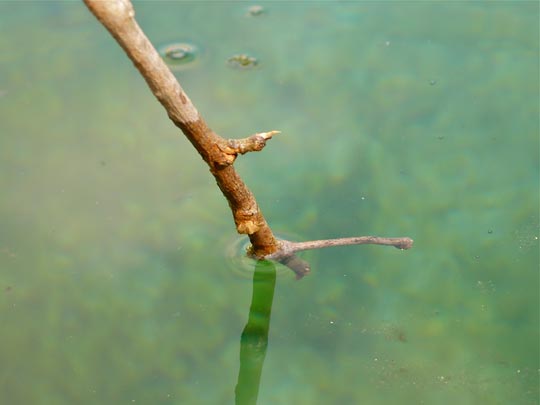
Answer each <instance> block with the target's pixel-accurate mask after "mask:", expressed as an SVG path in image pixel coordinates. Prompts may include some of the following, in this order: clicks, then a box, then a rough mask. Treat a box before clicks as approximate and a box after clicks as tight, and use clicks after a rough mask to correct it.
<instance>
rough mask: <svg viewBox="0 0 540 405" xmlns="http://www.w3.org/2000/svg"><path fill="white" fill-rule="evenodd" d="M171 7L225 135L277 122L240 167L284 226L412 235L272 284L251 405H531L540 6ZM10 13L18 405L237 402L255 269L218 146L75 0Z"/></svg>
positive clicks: (160, 38) (169, 27)
mask: <svg viewBox="0 0 540 405" xmlns="http://www.w3.org/2000/svg"><path fill="white" fill-rule="evenodd" d="M158 4H159V6H157V5H156V3H155V2H152V3H150V2H148V3H136V4H135V7H136V11H137V17H138V18H139V20H140V22H141V25H142V27H143V28H144V29H145V30H146V32H147V33H148V35H149V37H150V38H151V40H152V41H153V42H154V43H155V44H156V45H161V44H164V43H171V42H174V41H184V40H186V39H187V40H189V42H190V43H193V44H194V45H196V46H197V47H198V48H199V49H203V50H204V56H203V57H202V58H201V59H200V60H199V62H197V64H196V66H193V68H191V69H188V70H181V71H178V72H176V75H177V77H178V78H179V80H180V81H181V83H182V85H183V87H184V88H185V89H186V91H187V92H188V94H189V95H190V97H191V98H192V100H193V101H194V102H195V103H196V105H197V108H198V109H199V110H200V111H201V113H202V114H203V115H204V116H205V117H206V119H207V120H208V122H209V124H210V126H212V128H213V129H215V130H216V131H217V132H218V133H220V134H222V135H223V136H224V137H244V136H247V135H249V134H252V133H254V132H260V131H263V130H271V129H278V130H281V131H282V134H280V135H279V136H278V137H276V138H275V139H273V140H272V141H271V142H270V143H269V144H268V146H267V147H266V148H265V150H264V151H263V152H261V153H257V154H250V155H246V156H243V157H241V159H239V161H238V163H237V167H238V170H239V172H240V173H241V175H242V177H243V178H244V179H245V180H246V182H247V183H248V185H249V186H250V187H251V188H252V190H253V191H254V194H255V195H256V196H257V198H258V202H259V204H260V205H261V207H262V209H263V211H264V213H265V215H266V216H267V220H268V221H269V223H270V224H271V225H272V227H273V228H275V229H279V230H280V231H283V232H285V233H293V234H297V235H302V238H312V239H319V238H325V237H339V236H352V235H357V234H381V235H387V236H405V235H407V236H411V237H412V238H413V239H415V242H416V244H415V247H414V248H413V250H411V251H407V252H400V251H397V250H396V249H391V248H384V247H377V246H366V247H349V248H335V249H327V250H324V251H320V252H316V253H315V254H313V255H312V256H304V257H305V258H308V259H309V260H310V262H311V266H312V274H311V275H310V276H309V277H306V278H305V279H303V280H302V281H300V282H293V281H292V277H291V278H287V276H285V277H281V278H278V279H277V283H276V291H275V296H274V303H273V307H272V317H271V324H270V331H269V346H268V351H267V354H266V360H265V365H264V369H263V370H264V371H263V374H262V378H261V387H260V392H259V402H258V403H259V404H275V403H295V404H296V403H298V404H301V403H306V404H327V403H344V404H346V403H359V402H365V403H370V404H385V403H394V402H396V401H397V400H399V401H400V403H415V404H416V403H422V402H423V403H437V404H445V403H455V402H459V403H470V404H474V403H494V402H497V401H499V402H504V403H531V404H534V403H538V369H539V364H538V358H539V353H538V329H539V328H538V326H539V325H538V319H539V314H538V311H539V309H538V308H539V305H538V304H539V302H538V284H539V283H538V264H539V263H538V256H539V251H538V236H539V225H538V204H539V201H538V199H539V198H538V184H539V182H538V180H539V179H538V173H539V159H538V150H539V145H538V132H539V131H538V119H537V118H538V97H537V89H538V23H537V21H538V5H537V4H536V3H532V2H531V3H524V2H522V3H517V4H510V3H505V4H489V5H484V4H480V3H471V4H466V3H459V4H455V5H453V4H450V3H443V4H437V3H429V4H423V3H404V4H398V3H388V4H380V5H377V4H372V3H340V4H333V3H317V4H304V3H295V4H285V3H270V2H269V3H264V7H265V12H264V13H263V14H261V15H256V16H251V15H248V9H247V5H245V4H243V3H215V2H212V3H202V4H195V3H158ZM0 22H1V24H0V33H1V35H0V45H1V48H2V49H3V52H2V53H1V54H0V61H1V63H0V73H1V74H0V122H1V126H2V131H0V187H1V190H2V193H1V194H2V198H1V199H0V220H1V221H2V222H1V228H0V229H1V232H0V282H1V283H2V284H1V286H0V287H1V289H0V303H1V305H2V319H3V328H2V329H3V344H2V349H0V350H1V351H2V353H1V355H0V357H1V358H2V359H3V363H4V364H5V365H6V367H4V368H3V371H2V378H1V379H0V381H2V389H1V390H0V402H1V403H10V404H28V403H54V404H62V403H66V404H68V403H74V402H77V403H111V404H112V403H115V404H116V403H126V402H131V401H136V403H193V404H199V403H231V402H232V401H233V398H234V387H235V386H236V378H237V375H238V367H239V342H240V335H241V332H242V329H243V328H244V325H245V323H246V313H247V311H248V309H249V305H250V297H251V283H249V282H246V280H243V279H241V278H239V277H237V276H236V275H234V273H233V272H231V271H230V270H229V269H228V264H227V258H226V254H225V248H224V246H225V243H224V241H225V240H231V239H234V238H235V237H236V236H235V234H234V227H233V222H232V217H231V215H230V212H229V211H228V207H227V204H226V202H225V201H224V199H223V197H222V196H221V195H220V193H219V190H217V187H215V184H214V182H213V180H212V178H211V176H210V175H209V173H208V171H207V169H206V168H205V167H204V165H203V164H202V162H201V159H200V158H199V157H198V156H197V155H196V154H195V152H194V151H193V150H192V147H191V145H190V144H189V142H187V141H186V140H185V139H184V138H183V137H181V136H179V134H178V131H177V130H176V129H175V128H174V127H173V126H172V124H171V123H170V122H169V121H168V119H167V116H166V114H165V113H164V112H163V111H162V109H161V106H159V105H158V103H157V102H156V101H155V100H154V99H153V98H152V96H151V95H150V92H149V91H148V89H147V88H146V87H145V83H144V81H143V80H142V79H141V78H140V77H139V76H138V74H137V72H136V71H135V70H134V69H133V67H132V65H131V63H130V62H129V61H128V60H127V58H126V57H125V56H124V55H123V54H122V53H121V51H120V50H119V48H118V46H117V45H116V44H115V43H114V42H113V41H112V40H111V38H110V37H109V36H108V35H107V34H106V33H105V32H104V30H103V28H102V27H100V26H99V25H98V24H97V23H96V21H94V19H93V17H92V16H91V15H90V14H89V13H88V11H87V10H86V9H85V8H84V6H83V5H82V4H80V3H59V2H58V3H55V2H50V3H45V4H39V5H35V4H34V5H33V6H32V7H30V6H29V5H24V4H21V5H19V4H17V5H16V4H15V3H3V4H0ZM244 53H245V54H248V55H255V56H256V57H257V60H258V61H259V62H260V63H259V64H258V66H257V69H251V70H246V69H233V68H231V67H230V66H228V64H227V60H228V58H230V57H231V56H233V55H238V54H244ZM215 246H217V247H219V248H217V249H212V247H215ZM216 250H217V251H216ZM299 387H301V389H299Z"/></svg>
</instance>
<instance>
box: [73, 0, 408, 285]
mask: <svg viewBox="0 0 540 405" xmlns="http://www.w3.org/2000/svg"><path fill="white" fill-rule="evenodd" d="M83 1H84V2H85V4H86V5H87V7H88V8H89V9H90V11H91V12H92V13H93V14H94V15H95V16H96V18H97V19H98V20H99V21H100V22H101V23H102V24H103V25H104V26H105V28H106V29H107V30H108V31H109V32H110V33H111V35H112V36H113V37H114V38H115V39H116V41H117V42H118V44H119V45H120V46H121V47H122V48H123V49H124V51H125V53H126V54H127V55H128V57H129V58H130V59H131V60H132V61H133V64H134V65H135V67H136V68H137V69H138V70H139V72H140V73H141V75H142V76H143V78H144V80H146V83H147V84H148V87H150V90H151V91H152V93H153V94H154V96H155V97H156V98H157V99H158V101H159V102H160V103H161V104H162V105H163V107H164V108H165V110H166V111H167V114H168V116H169V118H170V119H171V121H173V123H174V124H175V125H176V126H177V127H179V128H180V129H181V130H182V132H183V133H184V134H185V135H186V137H187V138H188V139H189V141H190V142H191V143H192V144H193V146H194V147H195V149H197V151H198V152H199V154H200V155H201V157H202V158H203V160H204V161H205V162H206V163H207V164H208V166H209V168H210V172H211V173H212V175H213V176H214V178H215V179H216V183H217V185H218V186H219V188H220V189H221V191H222V193H223V195H224V196H225V198H226V199H227V201H228V203H229V206H230V208H231V211H232V214H233V218H234V222H235V224H236V230H237V231H238V233H241V234H247V235H248V236H249V239H250V241H251V247H250V249H249V252H248V254H249V255H250V256H251V257H254V258H256V259H265V258H266V259H270V260H275V261H278V262H281V263H283V264H285V265H287V266H288V267H290V268H291V269H292V270H293V271H294V272H295V273H296V274H297V277H298V278H300V277H303V276H304V275H305V274H307V273H308V272H309V264H308V263H307V262H305V261H304V260H302V259H300V258H298V257H297V256H296V255H295V252H297V251H300V250H306V249H318V248H322V247H328V246H338V245H351V244H365V243H372V244H378V245H391V246H395V247H398V248H400V249H408V248H410V247H411V246H412V239H409V238H381V237H376V236H361V237H356V238H344V239H329V240H322V241H311V242H290V241H284V240H281V241H278V240H277V239H276V237H275V236H274V234H273V232H272V230H271V229H270V227H269V226H268V223H267V222H266V219H265V218H264V216H263V214H262V212H261V210H260V209H259V206H258V205H257V202H256V200H255V197H254V196H253V194H252V193H251V191H250V190H249V189H248V187H247V186H246V185H245V184H244V182H243V181H242V179H241V178H240V176H239V175H238V173H237V172H236V170H235V169H234V167H233V163H234V161H235V159H236V158H237V156H238V155H239V154H244V153H247V152H252V151H260V150H262V149H263V148H264V146H265V145H266V141H267V140H269V139H271V138H272V136H274V135H276V134H278V133H279V131H275V130H274V131H269V132H261V133H256V134H254V135H251V136H249V137H247V138H243V139H229V140H226V139H224V138H222V137H220V136H219V135H217V134H216V133H215V132H214V131H212V130H211V129H210V128H209V127H208V125H207V124H206V122H205V121H204V120H203V118H202V117H201V115H200V114H199V112H198V111H197V109H196V108H195V106H194V105H193V103H192V102H191V100H190V99H189V97H188V96H187V94H186V93H185V92H184V90H183V89H182V87H181V86H180V84H179V83H178V81H177V80H176V78H175V77H174V75H173V74H172V72H171V71H170V69H169V68H168V67H167V65H166V64H165V62H164V61H163V60H162V58H161V57H160V55H159V53H158V52H157V51H156V49H155V48H154V46H153V45H152V44H151V42H150V41H149V40H148V38H147V37H146V35H145V34H144V32H143V31H142V30H141V28H140V27H139V25H138V24H137V22H136V21H135V11H134V9H133V6H132V4H131V2H130V0H106V1H104V0H83Z"/></svg>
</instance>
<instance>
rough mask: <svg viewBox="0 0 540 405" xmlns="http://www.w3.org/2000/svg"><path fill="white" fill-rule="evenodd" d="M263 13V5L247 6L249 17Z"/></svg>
mask: <svg viewBox="0 0 540 405" xmlns="http://www.w3.org/2000/svg"><path fill="white" fill-rule="evenodd" d="M263 13H264V7H263V6H259V5H255V6H251V7H249V8H248V12H247V14H248V15H249V16H251V17H256V16H258V15H261V14H263Z"/></svg>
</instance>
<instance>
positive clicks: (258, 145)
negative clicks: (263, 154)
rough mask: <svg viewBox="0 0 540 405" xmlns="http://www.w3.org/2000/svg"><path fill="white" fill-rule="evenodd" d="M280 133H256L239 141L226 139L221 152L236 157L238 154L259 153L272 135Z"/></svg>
mask: <svg viewBox="0 0 540 405" xmlns="http://www.w3.org/2000/svg"><path fill="white" fill-rule="evenodd" d="M279 133H281V131H275V130H273V131H268V132H258V133H256V134H253V135H251V136H248V137H247V138H241V139H228V140H227V144H226V146H225V148H223V149H224V150H223V152H225V153H227V154H229V155H234V157H235V158H236V156H237V155H238V154H241V155H243V154H245V153H248V152H259V151H261V150H262V149H263V148H264V147H265V146H266V141H267V140H269V139H272V137H273V136H274V135H277V134H279Z"/></svg>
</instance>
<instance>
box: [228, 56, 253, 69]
mask: <svg viewBox="0 0 540 405" xmlns="http://www.w3.org/2000/svg"><path fill="white" fill-rule="evenodd" d="M227 64H228V65H229V66H232V67H235V68H240V69H251V68H254V67H255V66H257V65H258V64H259V61H258V60H257V58H254V57H253V56H249V55H246V54H245V53H242V54H239V55H233V56H231V57H230V58H229V59H227Z"/></svg>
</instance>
